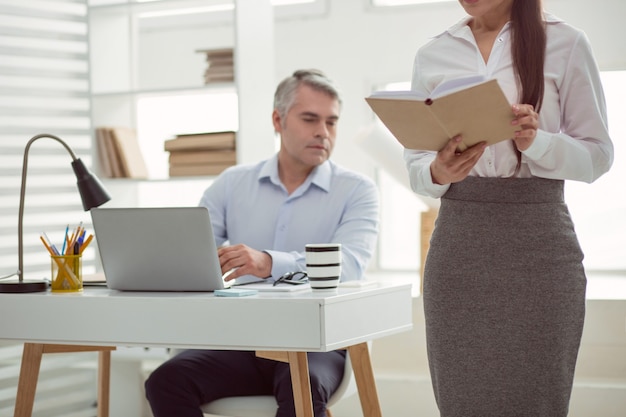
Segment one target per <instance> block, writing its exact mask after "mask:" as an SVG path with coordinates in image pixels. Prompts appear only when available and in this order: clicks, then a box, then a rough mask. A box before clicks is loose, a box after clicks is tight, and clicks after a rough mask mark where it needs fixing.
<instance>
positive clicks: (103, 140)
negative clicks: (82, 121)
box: [96, 127, 148, 179]
mask: <svg viewBox="0 0 626 417" xmlns="http://www.w3.org/2000/svg"><path fill="white" fill-rule="evenodd" d="M96 148H97V150H98V161H99V163H100V171H101V172H102V175H103V176H105V177H109V178H136V179H146V178H148V169H147V167H146V162H145V160H144V157H143V154H142V152H141V148H140V146H139V141H138V140H137V132H136V131H135V129H131V128H127V127H98V128H96Z"/></svg>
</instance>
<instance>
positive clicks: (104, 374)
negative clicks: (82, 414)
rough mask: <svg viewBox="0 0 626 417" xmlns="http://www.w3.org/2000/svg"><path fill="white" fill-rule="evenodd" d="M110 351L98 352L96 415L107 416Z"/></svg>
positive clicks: (99, 416)
mask: <svg viewBox="0 0 626 417" xmlns="http://www.w3.org/2000/svg"><path fill="white" fill-rule="evenodd" d="M110 381H111V351H110V350H104V351H100V352H98V417H109V385H110Z"/></svg>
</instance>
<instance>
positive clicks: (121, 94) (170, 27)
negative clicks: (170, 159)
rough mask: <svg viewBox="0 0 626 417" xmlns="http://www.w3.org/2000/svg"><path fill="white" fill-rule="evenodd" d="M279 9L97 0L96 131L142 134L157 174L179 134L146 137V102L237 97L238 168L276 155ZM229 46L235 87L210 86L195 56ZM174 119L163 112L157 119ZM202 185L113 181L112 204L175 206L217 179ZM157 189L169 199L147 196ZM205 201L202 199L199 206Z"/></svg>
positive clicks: (209, 0) (93, 46) (192, 1)
mask: <svg viewBox="0 0 626 417" xmlns="http://www.w3.org/2000/svg"><path fill="white" fill-rule="evenodd" d="M272 9H273V8H272V5H271V3H270V0H234V1H233V0H156V1H150V2H138V1H134V0H90V7H89V32H90V33H89V39H90V67H91V92H92V96H91V103H92V125H93V126H94V127H97V126H102V125H121V126H129V127H134V128H138V136H139V140H140V144H141V146H142V149H144V154H145V155H146V159H147V161H146V162H147V165H148V169H149V170H150V167H151V164H156V163H158V162H159V161H157V159H159V158H161V157H166V154H165V153H164V151H163V141H164V140H165V139H168V138H169V137H171V136H170V135H171V133H172V132H163V133H162V136H160V137H157V136H155V135H154V134H153V132H150V134H149V137H147V136H146V134H144V132H142V129H141V126H138V117H139V115H138V102H139V101H140V100H141V99H143V98H146V97H160V96H163V97H165V96H168V95H182V94H213V93H215V94H219V93H224V92H230V93H233V92H234V93H235V94H236V95H237V109H236V112H237V119H238V122H237V131H238V134H237V160H238V162H239V163H249V162H256V161H258V160H259V159H261V158H263V157H269V156H270V155H272V154H273V153H274V152H275V140H274V132H273V130H272V125H271V123H270V115H271V111H272V97H273V93H274V87H275V74H274V39H273V10H272ZM211 10H213V11H211ZM224 47H232V48H233V49H234V58H235V82H234V83H220V84H211V85H204V83H203V73H204V70H205V68H206V61H205V56H204V55H203V54H200V53H197V52H196V51H197V50H199V49H206V48H224ZM168 117H171V115H170V114H168V112H167V111H164V112H163V114H160V115H159V117H158V118H159V119H165V118H168ZM202 117H204V116H202ZM206 117H207V119H209V118H211V117H212V115H211V114H206ZM215 118H216V119H219V116H217V117H215ZM157 121H158V120H155V123H156V122H157ZM144 123H145V120H144ZM177 133H180V132H177ZM94 149H95V147H94ZM155 154H156V156H155ZM161 162H162V161H161ZM151 177H152V175H151ZM156 178H157V179H159V180H162V179H163V176H162V175H156ZM199 180H200V181H199ZM201 180H203V178H175V179H172V180H170V181H157V182H156V183H154V181H151V180H148V181H128V180H117V179H115V180H107V181H106V182H107V186H109V187H110V188H112V189H113V190H112V192H113V194H114V196H113V197H114V200H113V204H115V205H128V206H134V205H145V204H150V205H171V204H172V198H174V197H176V196H175V195H173V193H174V194H176V191H177V189H178V188H180V187H181V184H184V187H186V188H190V187H191V188H194V185H198V183H200V184H206V185H208V181H210V178H204V183H203V182H202V181H201ZM150 183H152V184H150ZM155 188H157V189H159V190H161V192H160V193H158V194H159V195H160V196H162V199H161V200H162V201H160V202H159V201H154V199H150V200H151V201H149V202H147V201H146V200H145V199H144V198H141V196H142V195H146V193H147V192H153V191H154V189H155ZM196 188H203V187H202V186H199V187H196ZM204 188H205V187H204ZM142 189H143V190H142ZM145 189H149V190H150V191H145ZM168 189H169V190H168ZM144 191H145V192H144ZM199 198H200V194H197V195H196V196H195V198H194V201H195V202H196V203H197V201H198V200H199ZM175 202H176V200H174V203H175Z"/></svg>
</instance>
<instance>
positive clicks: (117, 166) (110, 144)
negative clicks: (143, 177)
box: [100, 127, 127, 178]
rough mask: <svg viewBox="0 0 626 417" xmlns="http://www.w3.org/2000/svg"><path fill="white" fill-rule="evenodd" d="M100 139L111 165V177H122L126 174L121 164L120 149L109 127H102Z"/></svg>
mask: <svg viewBox="0 0 626 417" xmlns="http://www.w3.org/2000/svg"><path fill="white" fill-rule="evenodd" d="M100 129H102V132H103V133H102V138H103V139H102V140H103V141H104V147H105V149H106V156H107V159H108V160H109V165H110V166H111V177H112V178H124V177H126V176H127V173H126V171H125V170H124V167H123V165H122V161H121V158H122V157H121V154H120V150H119V148H118V146H117V143H116V141H115V140H114V139H113V134H112V133H111V129H110V128H108V127H102V128H100Z"/></svg>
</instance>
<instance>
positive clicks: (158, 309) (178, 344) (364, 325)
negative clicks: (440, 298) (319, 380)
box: [0, 284, 412, 417]
mask: <svg viewBox="0 0 626 417" xmlns="http://www.w3.org/2000/svg"><path fill="white" fill-rule="evenodd" d="M411 306H412V302H411V286H410V285H408V284H378V285H374V286H370V287H364V288H339V289H338V290H337V291H336V292H332V291H331V292H324V291H319V292H312V291H304V292H296V293H290V294H288V293H269V292H267V293H259V294H258V295H255V296H252V297H242V298H230V297H228V298H226V297H215V296H213V294H211V293H132V292H117V291H111V290H108V289H105V288H102V289H100V288H86V289H85V291H84V292H83V293H77V294H63V293H54V294H53V293H50V292H46V293H32V294H0V317H4V318H9V317H10V320H8V319H7V320H4V319H3V320H2V324H0V338H2V339H4V340H13V341H17V342H25V343H35V344H61V345H87V346H89V345H91V346H93V345H97V346H153V347H159V346H160V347H172V348H211V349H236V350H256V351H275V352H284V354H279V353H276V354H275V355H272V354H271V352H265V354H266V355H269V356H275V357H276V358H281V357H282V358H283V359H285V360H288V361H289V363H290V366H291V369H292V379H293V382H294V397H295V400H296V410H297V415H298V416H305V417H309V416H312V415H313V414H312V407H311V400H310V385H309V381H308V364H307V361H306V352H326V351H331V350H335V349H341V348H347V349H348V352H349V354H350V359H351V361H352V364H353V369H354V373H355V379H356V381H357V387H358V389H359V396H360V399H361V404H362V406H363V411H364V415H365V416H380V415H381V411H380V405H379V404H378V396H377V393H376V388H375V384H374V380H373V373H372V369H371V363H370V361H369V354H368V351H367V341H369V340H372V339H376V338H380V337H384V336H387V335H391V334H395V333H398V332H402V331H406V330H409V329H411V327H412V321H411V320H412V311H411V308H412V307H411ZM281 355H282V356H281ZM294 373H295V374H296V375H294Z"/></svg>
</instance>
